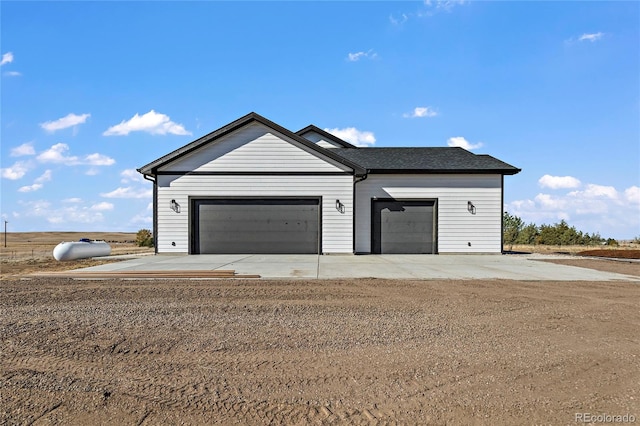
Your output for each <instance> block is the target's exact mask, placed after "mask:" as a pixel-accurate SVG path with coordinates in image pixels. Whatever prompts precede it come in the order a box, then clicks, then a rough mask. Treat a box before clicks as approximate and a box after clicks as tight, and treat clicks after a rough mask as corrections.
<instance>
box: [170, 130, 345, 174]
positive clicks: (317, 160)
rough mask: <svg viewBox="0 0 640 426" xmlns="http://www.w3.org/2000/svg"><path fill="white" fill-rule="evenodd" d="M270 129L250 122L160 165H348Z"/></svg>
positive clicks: (316, 168) (324, 168) (320, 168)
mask: <svg viewBox="0 0 640 426" xmlns="http://www.w3.org/2000/svg"><path fill="white" fill-rule="evenodd" d="M321 157H322V156H321V154H319V153H316V152H311V150H310V149H309V148H308V147H306V146H304V145H302V144H300V143H298V142H296V141H294V140H292V139H288V138H286V137H285V136H283V135H280V134H277V133H275V132H274V131H273V130H272V129H270V128H268V127H266V126H264V125H262V124H260V123H252V124H249V125H247V126H245V127H243V128H241V129H238V130H237V131H235V132H233V133H231V134H229V135H226V136H224V137H222V138H220V139H219V140H217V141H216V142H215V143H210V144H207V145H205V146H204V147H202V148H200V149H198V150H196V151H194V152H192V153H190V154H188V155H185V156H183V157H181V158H179V159H177V160H175V161H173V162H172V163H170V164H168V165H166V166H163V167H161V168H160V169H159V170H160V171H162V172H166V171H179V172H186V171H198V172H224V171H233V172H242V171H250V172H287V171H304V172H340V171H348V170H350V169H349V168H348V167H346V166H344V165H342V164H340V163H338V162H335V161H333V160H330V159H329V158H326V157H322V158H321Z"/></svg>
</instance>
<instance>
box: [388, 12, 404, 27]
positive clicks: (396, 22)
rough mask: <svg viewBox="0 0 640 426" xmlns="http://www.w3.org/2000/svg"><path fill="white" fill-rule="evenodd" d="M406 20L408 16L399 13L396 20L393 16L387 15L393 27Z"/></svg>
mask: <svg viewBox="0 0 640 426" xmlns="http://www.w3.org/2000/svg"><path fill="white" fill-rule="evenodd" d="M408 20H409V16H408V15H407V14H406V13H401V14H400V15H398V17H397V18H396V17H395V16H393V15H389V22H391V23H392V24H393V25H402V24H404V23H405V22H407V21H408Z"/></svg>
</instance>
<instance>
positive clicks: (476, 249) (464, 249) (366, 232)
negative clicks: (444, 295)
mask: <svg viewBox="0 0 640 426" xmlns="http://www.w3.org/2000/svg"><path fill="white" fill-rule="evenodd" d="M138 171H139V172H140V173H142V174H143V175H144V176H145V178H146V179H148V180H150V181H152V182H154V203H153V204H154V237H155V243H156V251H157V253H182V254H199V253H319V254H331V253H359V254H365V253H500V252H501V250H502V204H503V202H502V199H503V194H502V193H503V176H504V175H510V174H515V173H518V172H519V169H517V168H515V167H513V166H510V165H508V164H506V163H503V162H501V161H500V160H497V159H495V158H493V157H489V156H486V155H484V156H483V155H475V154H472V153H470V152H468V151H464V150H462V149H460V148H357V147H354V146H352V145H350V144H348V143H347V142H345V141H342V140H340V139H338V138H337V137H335V136H333V135H330V134H328V133H326V132H324V131H322V130H321V129H318V128H317V127H315V126H309V127H307V128H305V129H302V130H301V131H299V132H297V133H293V132H291V131H289V130H287V129H285V128H283V127H281V126H279V125H277V124H275V123H273V122H271V121H269V120H267V119H265V118H264V117H262V116H260V115H258V114H255V113H251V114H248V115H247V116H245V117H242V118H240V119H238V120H236V121H234V122H233V123H230V124H229V125H227V126H224V127H222V128H221V129H218V130H216V131H214V132H212V133H210V134H208V135H206V136H203V137H202V138H199V139H197V140H195V141H194V142H192V143H190V144H188V145H186V146H184V147H182V148H179V149H178V150H176V151H174V152H172V153H169V154H167V155H165V156H163V157H161V158H159V159H158V160H155V161H153V162H151V163H149V164H147V165H146V166H144V167H142V168H140V169H139V170H138Z"/></svg>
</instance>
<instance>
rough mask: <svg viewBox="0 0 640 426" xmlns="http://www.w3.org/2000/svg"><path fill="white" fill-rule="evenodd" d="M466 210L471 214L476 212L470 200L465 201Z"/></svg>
mask: <svg viewBox="0 0 640 426" xmlns="http://www.w3.org/2000/svg"><path fill="white" fill-rule="evenodd" d="M467 210H468V211H469V213H471V214H476V206H474V205H473V203H472V202H471V201H467Z"/></svg>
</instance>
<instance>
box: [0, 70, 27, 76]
mask: <svg viewBox="0 0 640 426" xmlns="http://www.w3.org/2000/svg"><path fill="white" fill-rule="evenodd" d="M2 75H4V76H6V77H20V76H21V75H22V73H20V72H18V71H5V72H3V73H2Z"/></svg>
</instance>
